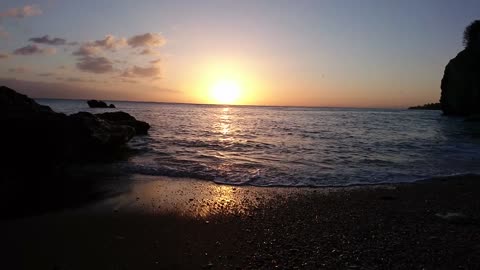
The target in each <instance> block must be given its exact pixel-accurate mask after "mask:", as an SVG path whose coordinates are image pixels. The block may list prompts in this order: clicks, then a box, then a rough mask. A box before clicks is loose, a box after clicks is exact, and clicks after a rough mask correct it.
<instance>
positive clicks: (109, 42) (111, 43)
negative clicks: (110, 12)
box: [91, 35, 127, 50]
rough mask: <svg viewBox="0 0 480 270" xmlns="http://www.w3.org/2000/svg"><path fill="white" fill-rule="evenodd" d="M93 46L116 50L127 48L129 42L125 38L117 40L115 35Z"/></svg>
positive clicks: (94, 43)
mask: <svg viewBox="0 0 480 270" xmlns="http://www.w3.org/2000/svg"><path fill="white" fill-rule="evenodd" d="M91 45H92V46H96V47H100V48H104V49H107V50H115V49H117V48H121V47H124V46H126V45H127V40H126V39H125V38H116V37H115V36H114V35H106V36H105V38H104V39H100V40H95V41H93V42H92V43H91Z"/></svg>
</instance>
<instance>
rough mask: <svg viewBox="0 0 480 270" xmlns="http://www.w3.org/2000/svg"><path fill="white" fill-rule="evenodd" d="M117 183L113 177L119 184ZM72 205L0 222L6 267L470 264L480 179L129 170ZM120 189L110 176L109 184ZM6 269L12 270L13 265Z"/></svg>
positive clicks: (478, 258) (476, 261) (478, 235)
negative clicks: (352, 181)
mask: <svg viewBox="0 0 480 270" xmlns="http://www.w3.org/2000/svg"><path fill="white" fill-rule="evenodd" d="M117 180H118V179H117ZM130 180H131V184H133V185H130V186H129V187H128V188H126V189H123V190H122V191H121V192H116V193H115V195H114V196H108V198H106V199H104V200H96V201H94V202H91V203H89V204H87V205H85V206H82V207H79V208H74V209H72V208H68V209H64V210H62V211H55V212H49V213H45V214H41V215H36V216H30V217H23V218H17V219H12V220H3V221H1V222H0V224H1V228H2V231H4V232H8V234H7V235H6V237H4V239H3V241H2V243H1V246H2V251H3V254H4V256H5V258H6V260H5V261H4V264H5V266H10V267H7V268H8V269H14V268H16V269H32V268H35V269H171V268H179V269H198V268H214V269H224V268H241V269H245V268H246V269H259V268H263V269H271V268H280V269H282V268H296V267H297V268H302V269H318V268H324V269H338V268H344V269H345V268H346V269H349V268H350V269H386V268H387V269H422V268H424V269H451V268H461V269H473V268H475V267H478V265H480V254H479V250H480V246H479V245H478V243H479V240H480V230H479V224H480V223H479V220H480V216H479V213H480V177H479V176H476V175H463V176H455V177H447V178H441V179H433V180H429V181H420V182H415V183H402V184H388V185H376V186H355V187H345V188H278V187H276V188H260V187H248V186H241V187H238V186H224V185H218V184H214V183H212V182H207V181H195V180H191V179H176V180H173V179H169V178H158V177H145V176H138V175H137V176H134V177H133V178H132V179H130ZM115 183H116V184H115V186H118V181H117V182H115ZM11 267H13V268H11Z"/></svg>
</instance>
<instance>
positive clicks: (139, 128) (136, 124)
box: [95, 112, 150, 135]
mask: <svg viewBox="0 0 480 270" xmlns="http://www.w3.org/2000/svg"><path fill="white" fill-rule="evenodd" d="M95 116H96V117H98V118H100V119H103V120H106V121H108V122H110V123H115V124H117V125H125V126H129V127H132V128H134V129H135V132H136V134H137V135H145V134H147V132H148V130H149V129H150V125H149V124H148V123H147V122H143V121H138V120H137V119H135V117H133V116H131V115H130V114H128V113H126V112H106V113H98V114H95Z"/></svg>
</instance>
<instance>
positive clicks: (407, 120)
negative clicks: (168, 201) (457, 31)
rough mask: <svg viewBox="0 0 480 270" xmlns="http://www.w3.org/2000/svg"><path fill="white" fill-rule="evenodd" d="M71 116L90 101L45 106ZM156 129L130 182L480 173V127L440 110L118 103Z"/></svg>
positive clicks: (309, 180) (134, 163)
mask: <svg viewBox="0 0 480 270" xmlns="http://www.w3.org/2000/svg"><path fill="white" fill-rule="evenodd" d="M38 101H39V102H40V103H41V104H45V105H49V106H51V107H52V108H53V109H54V110H56V111H59V112H64V113H67V114H70V113H75V112H79V111H89V112H104V111H115V109H89V108H88V107H87V104H86V102H85V101H75V100H45V99H43V100H38ZM114 103H115V105H116V106H117V109H116V110H122V111H125V112H128V113H130V114H132V115H133V116H135V117H136V118H137V119H139V120H143V121H147V122H149V123H150V124H151V125H152V128H151V130H150V131H149V135H147V136H137V137H135V138H134V139H132V141H131V142H130V143H129V145H130V147H131V148H133V149H136V150H138V154H136V155H133V156H132V157H130V158H129V159H128V160H123V161H119V162H116V163H114V164H105V165H99V166H108V169H112V170H115V171H116V172H119V173H122V174H144V175H158V176H171V177H188V178H197V179H204V180H211V181H215V182H217V183H228V184H234V185H256V186H343V185H352V184H375V183H384V182H404V181H414V180H418V179H424V178H429V177H432V176H444V175H452V174H463V173H479V172H480V124H479V123H469V122H464V121H463V120H462V119H458V118H447V117H442V116H441V112H439V111H407V110H380V109H337V108H291V107H243V106H227V107H226V106H208V105H182V104H158V103H135V102H114Z"/></svg>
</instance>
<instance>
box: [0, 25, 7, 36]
mask: <svg viewBox="0 0 480 270" xmlns="http://www.w3.org/2000/svg"><path fill="white" fill-rule="evenodd" d="M6 37H8V32H7V31H5V30H4V29H3V27H2V26H1V25H0V38H6Z"/></svg>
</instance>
